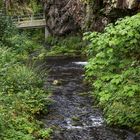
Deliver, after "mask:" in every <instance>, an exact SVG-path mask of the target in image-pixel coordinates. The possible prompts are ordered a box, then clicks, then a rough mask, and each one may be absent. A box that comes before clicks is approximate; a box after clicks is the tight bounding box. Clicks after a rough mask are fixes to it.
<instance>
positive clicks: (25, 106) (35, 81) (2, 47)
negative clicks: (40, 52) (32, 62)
mask: <svg viewBox="0 0 140 140" xmlns="http://www.w3.org/2000/svg"><path fill="white" fill-rule="evenodd" d="M0 21H1V22H0V54H1V55H0V139H1V140H33V139H46V138H48V137H49V133H50V132H51V129H47V130H46V129H42V128H41V123H40V122H39V121H37V120H36V119H35V115H36V114H39V113H40V111H42V110H43V109H44V107H45V104H46V102H47V101H48V91H45V90H44V89H43V83H42V82H43V81H42V79H41V78H40V77H39V76H38V75H37V74H36V72H35V71H34V70H33V69H32V68H31V67H27V66H25V62H24V63H23V61H21V60H24V58H25V56H26V58H27V56H28V54H29V53H30V52H31V51H33V50H34V49H35V48H36V47H37V45H36V44H34V43H33V42H32V41H29V40H28V39H27V38H26V37H25V36H23V35H19V34H18V32H17V31H15V30H14V29H15V28H14V27H13V25H12V23H11V22H10V21H9V20H8V19H7V18H3V16H1V17H0ZM13 30H14V31H13ZM1 33H2V34H1ZM10 33H12V34H10ZM9 34H10V35H9ZM33 44H34V45H35V46H34V45H33Z"/></svg>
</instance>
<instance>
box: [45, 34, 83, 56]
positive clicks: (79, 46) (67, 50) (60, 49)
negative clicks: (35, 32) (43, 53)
mask: <svg viewBox="0 0 140 140" xmlns="http://www.w3.org/2000/svg"><path fill="white" fill-rule="evenodd" d="M46 44H47V47H48V51H47V56H64V55H65V56H81V55H83V54H84V53H83V50H84V46H85V42H83V41H82V37H81V36H80V35H77V36H66V37H53V36H50V37H48V39H47V40H46Z"/></svg>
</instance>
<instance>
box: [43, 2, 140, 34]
mask: <svg viewBox="0 0 140 140" xmlns="http://www.w3.org/2000/svg"><path fill="white" fill-rule="evenodd" d="M139 9H140V0H46V1H45V13H46V22H47V26H48V29H49V31H50V33H52V34H55V35H64V34H68V33H71V32H77V31H79V30H84V31H87V30H96V31H102V30H103V29H104V27H105V26H106V25H107V24H108V23H110V22H114V21H116V19H117V18H121V17H124V16H126V15H133V14H135V13H136V12H138V10H139Z"/></svg>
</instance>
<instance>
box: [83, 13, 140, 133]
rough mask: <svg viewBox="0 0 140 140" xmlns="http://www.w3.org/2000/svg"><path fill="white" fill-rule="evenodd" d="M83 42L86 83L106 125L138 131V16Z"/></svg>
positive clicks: (89, 35) (139, 94) (111, 25)
mask: <svg viewBox="0 0 140 140" xmlns="http://www.w3.org/2000/svg"><path fill="white" fill-rule="evenodd" d="M84 39H85V40H88V41H90V44H89V47H88V49H87V52H88V55H89V63H88V65H87V66H86V79H87V80H88V81H89V82H90V83H91V84H92V87H93V89H94V92H93V94H94V95H95V97H96V98H97V100H98V101H99V104H100V105H101V106H102V107H103V109H104V113H105V116H106V118H107V122H108V123H109V124H113V125H120V126H128V127H133V128H134V129H137V130H138V129H139V130H140V127H139V125H138V124H140V14H137V15H135V16H132V17H126V18H124V19H122V20H118V21H117V22H116V23H115V25H113V24H110V25H109V26H108V27H106V28H105V31H104V32H103V33H97V32H93V33H85V37H84Z"/></svg>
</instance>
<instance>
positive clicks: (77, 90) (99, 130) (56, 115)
mask: <svg viewBox="0 0 140 140" xmlns="http://www.w3.org/2000/svg"><path fill="white" fill-rule="evenodd" d="M85 64H86V62H85V61H84V60H82V59H81V58H65V57H63V58H61V57H59V58H57V57H52V58H51V57H49V58H47V59H46V62H45V65H44V68H45V69H46V68H47V70H49V75H48V77H46V80H45V83H44V86H45V88H47V89H48V88H50V87H51V89H52V92H53V94H52V99H53V100H54V102H53V103H52V104H51V105H50V106H49V113H48V114H46V115H44V116H42V118H41V120H42V121H43V123H44V124H45V127H46V128H48V127H51V128H53V129H54V133H53V135H52V140H140V137H139V136H137V135H135V134H134V133H132V132H129V131H127V130H122V129H116V128H110V127H108V126H107V125H106V123H105V121H104V118H103V115H102V112H101V110H100V109H99V108H97V107H92V105H93V104H94V100H93V99H92V98H91V97H90V96H89V94H88V92H89V87H87V86H86V85H84V83H83V79H84V65H85Z"/></svg>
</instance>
